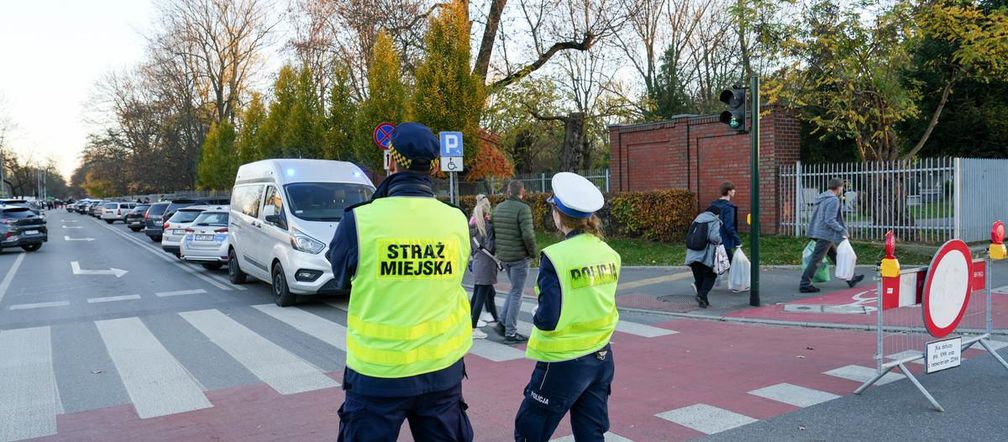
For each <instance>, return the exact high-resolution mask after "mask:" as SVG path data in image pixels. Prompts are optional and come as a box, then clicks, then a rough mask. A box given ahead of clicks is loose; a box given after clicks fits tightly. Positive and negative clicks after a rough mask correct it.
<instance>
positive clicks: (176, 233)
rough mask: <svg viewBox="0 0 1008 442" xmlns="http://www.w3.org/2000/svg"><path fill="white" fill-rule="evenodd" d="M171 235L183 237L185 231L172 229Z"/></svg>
mask: <svg viewBox="0 0 1008 442" xmlns="http://www.w3.org/2000/svg"><path fill="white" fill-rule="evenodd" d="M171 233H172V234H173V235H184V234H185V230H182V229H172V231H171Z"/></svg>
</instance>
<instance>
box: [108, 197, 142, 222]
mask: <svg viewBox="0 0 1008 442" xmlns="http://www.w3.org/2000/svg"><path fill="white" fill-rule="evenodd" d="M134 207H136V203H118V202H113V203H105V204H102V214H101V219H103V220H105V222H106V223H109V224H112V223H114V222H116V221H122V222H124V223H125V222H126V214H127V213H129V211H130V210H133V208H134Z"/></svg>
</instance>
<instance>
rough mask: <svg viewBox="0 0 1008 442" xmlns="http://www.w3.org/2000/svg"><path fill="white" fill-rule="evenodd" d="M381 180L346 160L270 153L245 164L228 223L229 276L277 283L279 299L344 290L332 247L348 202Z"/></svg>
mask: <svg viewBox="0 0 1008 442" xmlns="http://www.w3.org/2000/svg"><path fill="white" fill-rule="evenodd" d="M373 193H374V185H373V184H371V180H369V179H368V178H367V176H366V175H364V172H363V171H361V169H360V168H359V167H357V166H356V165H354V164H351V163H346V162H342V161H328V160H301V159H283V160H263V161H257V162H254V163H249V164H245V165H242V166H241V167H239V168H238V174H237V177H236V178H235V186H234V190H233V191H232V192H231V216H230V219H229V222H228V224H229V225H228V228H229V231H228V235H229V238H228V239H229V241H230V248H229V250H228V277H229V279H230V280H231V282H232V283H235V284H240V283H242V282H244V281H245V279H246V275H251V276H252V277H254V278H256V279H259V280H262V281H265V282H267V283H269V284H271V285H272V286H273V298H274V302H276V304H277V305H279V306H288V305H291V304H293V303H294V302H295V301H296V299H297V295H299V294H321V293H338V291H337V290H336V288H335V281H334V280H333V275H332V268H331V267H330V264H329V261H328V260H327V259H326V256H325V250H326V248H327V246H328V242H329V240H330V239H331V238H332V237H333V234H334V233H335V232H336V226H337V225H338V223H339V221H340V219H341V218H342V216H343V211H344V209H346V208H347V207H349V206H352V205H355V204H358V203H361V202H364V201H368V200H369V199H371V194H373Z"/></svg>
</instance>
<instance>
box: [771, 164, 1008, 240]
mask: <svg viewBox="0 0 1008 442" xmlns="http://www.w3.org/2000/svg"><path fill="white" fill-rule="evenodd" d="M1006 170H1008V160H1003V159H975V158H922V159H916V160H907V161H887V162H865V163H833V164H802V163H801V162H800V161H799V162H797V163H795V164H789V165H784V166H781V169H780V182H779V183H778V184H779V190H780V191H779V195H780V197H779V201H778V204H779V207H780V213H781V220H780V221H781V226H782V228H783V230H784V231H785V232H790V233H792V234H794V235H795V236H802V235H803V234H804V233H805V230H806V229H807V228H808V222H809V219H810V218H811V216H812V211H813V209H814V208H815V200H816V197H817V196H818V195H819V194H820V193H821V192H823V191H825V190H826V186H827V182H828V181H829V180H830V179H831V178H841V179H844V180H846V181H847V186H846V188H845V189H844V199H843V213H844V219H845V221H846V223H847V227H848V230H849V231H850V235H851V237H852V238H854V239H863V240H878V239H880V238H881V237H882V235H883V234H884V233H885V232H886V231H889V230H893V231H894V232H896V234H897V236H899V237H900V238H901V239H902V240H904V241H914V242H927V243H941V242H944V241H946V240H949V239H952V238H959V239H962V240H963V241H966V242H974V241H983V240H984V238H986V236H987V233H988V232H987V228H988V227H989V225H988V223H989V222H990V220H991V219H997V218H1003V217H1005V216H1006V215H1008V198H1004V195H1006V194H1008V181H1006V180H1005V179H1004V174H1005V171H1006Z"/></svg>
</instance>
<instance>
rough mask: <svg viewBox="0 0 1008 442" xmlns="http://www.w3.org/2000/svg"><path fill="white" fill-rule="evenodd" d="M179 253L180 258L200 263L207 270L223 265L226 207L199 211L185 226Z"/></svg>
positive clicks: (225, 258)
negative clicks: (187, 225)
mask: <svg viewBox="0 0 1008 442" xmlns="http://www.w3.org/2000/svg"><path fill="white" fill-rule="evenodd" d="M185 210H188V209H185ZM180 253H181V254H182V259H184V260H186V261H191V262H198V263H201V264H203V267H206V268H207V269H209V270H217V269H219V268H221V267H222V266H224V264H226V263H227V260H228V209H227V208H221V209H220V210H218V209H213V210H207V211H204V212H203V213H200V214H199V216H197V217H196V219H195V220H193V222H192V224H191V225H190V226H189V227H186V229H185V237H183V238H182V245H181V249H180Z"/></svg>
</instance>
